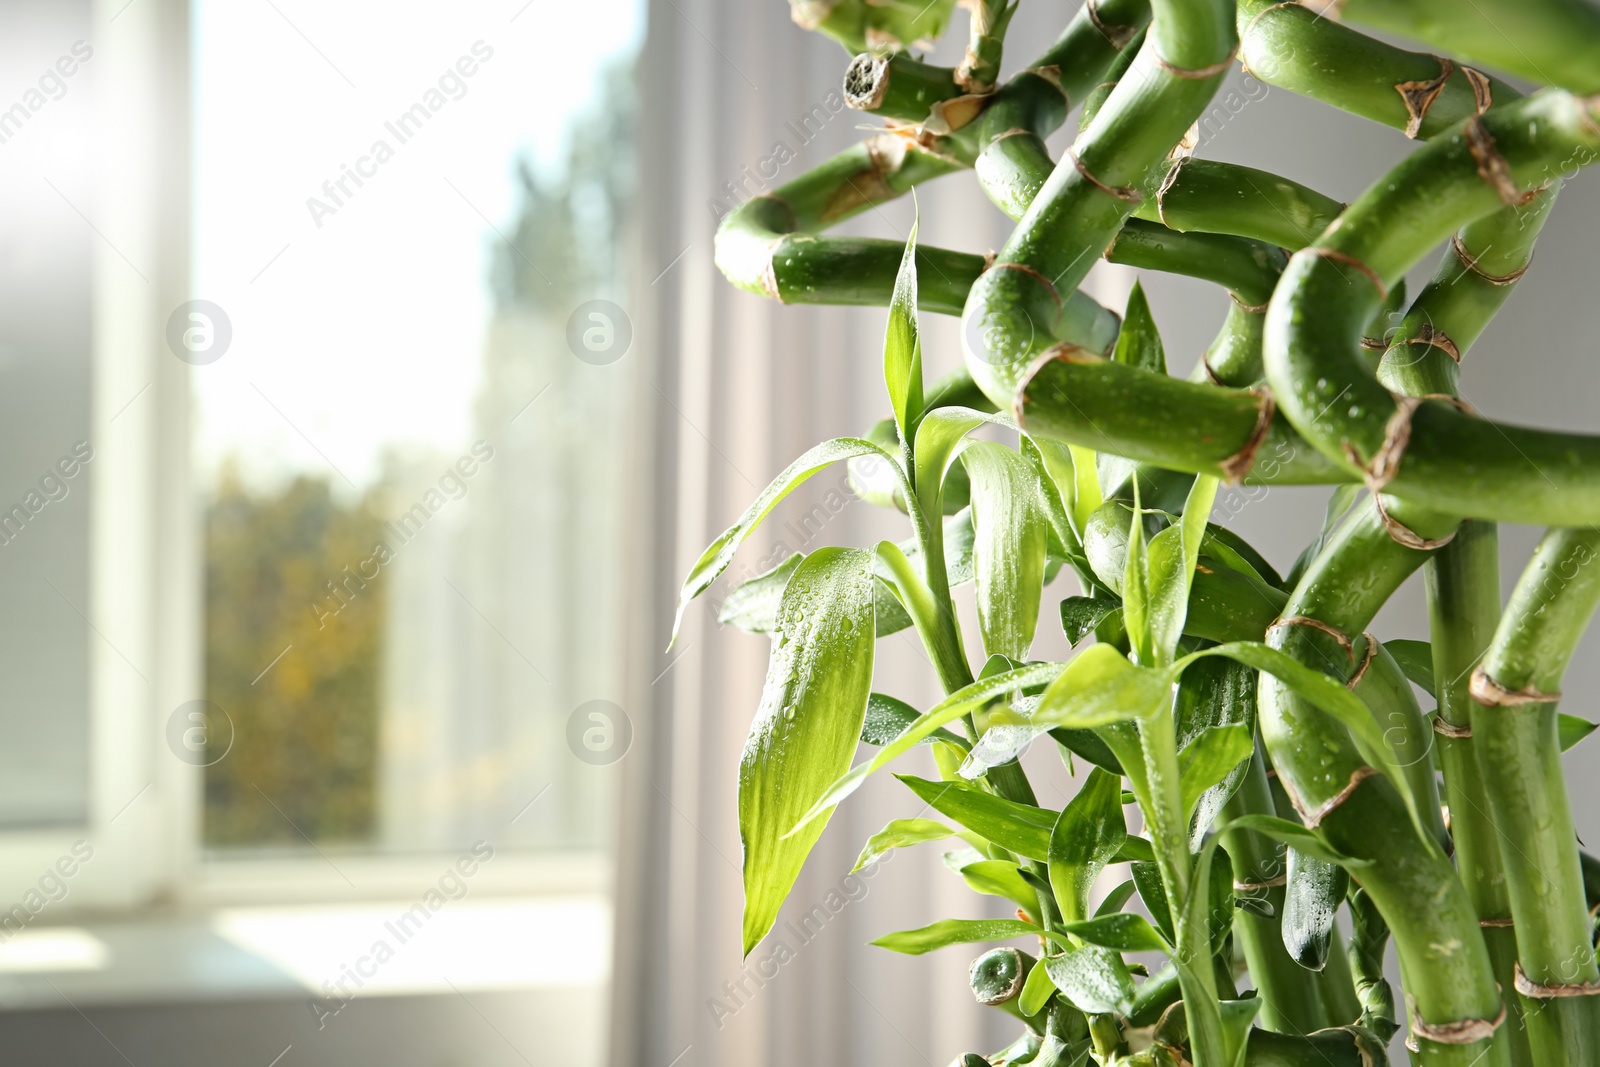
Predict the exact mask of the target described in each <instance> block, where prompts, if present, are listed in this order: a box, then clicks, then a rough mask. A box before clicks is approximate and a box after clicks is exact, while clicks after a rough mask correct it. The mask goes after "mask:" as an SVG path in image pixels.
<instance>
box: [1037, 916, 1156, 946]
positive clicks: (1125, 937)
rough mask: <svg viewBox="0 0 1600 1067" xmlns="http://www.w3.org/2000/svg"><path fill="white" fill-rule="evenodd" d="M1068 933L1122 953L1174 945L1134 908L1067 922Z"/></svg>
mask: <svg viewBox="0 0 1600 1067" xmlns="http://www.w3.org/2000/svg"><path fill="white" fill-rule="evenodd" d="M1060 929H1061V930H1062V931H1063V932H1064V933H1069V934H1072V935H1073V936H1075V937H1079V938H1082V939H1083V940H1084V941H1087V942H1088V943H1089V944H1091V945H1099V946H1101V947H1102V948H1109V949H1115V950H1116V951H1118V952H1171V951H1172V946H1171V945H1169V944H1168V943H1167V940H1166V938H1164V937H1162V936H1161V935H1160V934H1158V933H1157V932H1156V930H1155V928H1154V927H1153V926H1151V925H1150V923H1149V921H1148V920H1146V919H1145V917H1144V916H1143V915H1138V914H1135V913H1134V912H1131V911H1118V912H1112V913H1111V914H1110V915H1100V916H1096V917H1095V918H1092V919H1082V920H1079V921H1076V922H1063V923H1062V924H1061V926H1060Z"/></svg>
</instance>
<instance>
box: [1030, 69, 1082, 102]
mask: <svg viewBox="0 0 1600 1067" xmlns="http://www.w3.org/2000/svg"><path fill="white" fill-rule="evenodd" d="M1022 73H1024V74H1032V75H1033V76H1034V77H1035V78H1042V79H1043V80H1045V81H1047V82H1049V83H1050V84H1051V85H1053V86H1055V90H1056V92H1058V93H1060V94H1061V99H1062V101H1063V102H1064V103H1065V104H1066V106H1067V107H1069V108H1070V107H1071V106H1072V97H1070V96H1068V95H1067V90H1066V89H1065V88H1063V87H1062V85H1061V68H1060V66H1058V65H1057V64H1055V63H1046V64H1045V65H1044V66H1042V67H1029V68H1028V69H1027V70H1025V71H1023V72H1022Z"/></svg>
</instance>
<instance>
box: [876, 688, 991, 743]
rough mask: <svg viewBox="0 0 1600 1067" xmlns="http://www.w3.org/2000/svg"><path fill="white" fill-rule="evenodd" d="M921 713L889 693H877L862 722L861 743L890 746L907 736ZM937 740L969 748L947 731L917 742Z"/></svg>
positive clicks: (939, 730) (938, 732) (933, 734)
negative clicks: (896, 739)
mask: <svg viewBox="0 0 1600 1067" xmlns="http://www.w3.org/2000/svg"><path fill="white" fill-rule="evenodd" d="M920 714H921V713H920V712H918V711H917V709H916V708H914V707H912V706H911V705H910V704H907V703H906V702H905V701H903V700H896V699H895V698H894V697H892V696H889V695H888V694H886V693H873V694H872V695H871V696H869V697H867V715H866V718H865V719H863V720H862V722H861V740H862V741H864V742H865V743H867V744H869V745H879V746H882V745H887V744H889V743H890V742H892V741H893V740H894V739H895V738H897V737H899V736H900V735H901V734H903V733H905V730H906V727H907V726H910V725H911V724H912V723H914V722H916V721H917V718H918V716H919V715H920ZM935 740H938V741H944V742H947V743H948V744H952V745H958V746H960V747H961V748H966V747H967V743H966V742H965V741H963V740H962V739H961V738H959V737H957V736H956V735H955V734H953V733H951V732H950V731H949V730H945V729H938V730H935V731H933V732H932V733H930V734H928V736H926V737H924V738H923V739H922V740H921V741H919V742H917V743H918V744H922V745H925V744H928V743H930V742H932V741H935Z"/></svg>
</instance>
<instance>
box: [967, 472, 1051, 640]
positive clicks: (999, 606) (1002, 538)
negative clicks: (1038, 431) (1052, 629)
mask: <svg viewBox="0 0 1600 1067" xmlns="http://www.w3.org/2000/svg"><path fill="white" fill-rule="evenodd" d="M961 462H962V465H963V466H965V467H966V470H967V477H968V480H969V482H970V484H971V487H972V504H971V514H972V529H973V534H974V540H973V546H972V565H973V571H974V579H975V585H976V590H977V602H978V629H979V632H980V633H981V634H982V635H983V647H984V651H985V652H987V653H988V654H989V655H996V654H998V655H1004V656H1010V657H1011V658H1012V659H1019V660H1020V659H1024V658H1026V657H1027V655H1028V649H1029V648H1030V647H1031V646H1032V644H1033V635H1034V630H1035V628H1036V627H1037V626H1038V624H1039V602H1040V599H1041V597H1042V595H1043V593H1044V570H1045V548H1046V542H1047V541H1048V539H1049V534H1048V525H1047V524H1048V521H1049V519H1048V516H1047V515H1046V514H1045V509H1044V499H1043V487H1042V486H1041V485H1040V484H1039V473H1038V471H1037V469H1036V468H1035V467H1034V466H1033V465H1032V464H1031V463H1029V462H1028V461H1027V460H1026V459H1024V458H1023V457H1022V456H1021V455H1020V454H1019V453H1017V452H1015V451H1013V450H1011V449H1009V448H1007V447H1006V446H1005V445H1000V444H994V443H993V442H989V441H974V442H972V443H970V444H968V445H967V447H966V448H964V449H963V450H962V452H961Z"/></svg>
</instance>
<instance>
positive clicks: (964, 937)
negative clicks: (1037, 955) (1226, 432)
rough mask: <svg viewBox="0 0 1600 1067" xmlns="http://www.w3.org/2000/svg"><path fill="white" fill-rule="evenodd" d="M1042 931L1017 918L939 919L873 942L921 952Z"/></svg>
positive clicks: (912, 953) (915, 953) (913, 953)
mask: <svg viewBox="0 0 1600 1067" xmlns="http://www.w3.org/2000/svg"><path fill="white" fill-rule="evenodd" d="M1042 933H1044V931H1043V930H1041V929H1040V928H1039V927H1037V926H1035V925H1033V924H1032V923H1025V922H1022V921H1021V920H1020V919H940V920H939V921H938V922H936V923H930V924H929V925H927V926H923V927H919V928H918V929H915V930H900V931H897V932H896V933H892V934H884V935H883V936H882V937H880V938H878V939H877V940H876V941H873V942H872V944H874V945H877V946H878V947H879V948H886V949H888V950H889V951H890V952H903V953H905V954H906V955H907V956H920V955H922V954H923V953H925V952H932V951H934V950H935V949H941V948H946V947H948V946H950V945H971V944H978V943H982V942H989V941H1010V940H1011V939H1012V938H1014V937H1029V936H1033V935H1038V934H1042Z"/></svg>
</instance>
